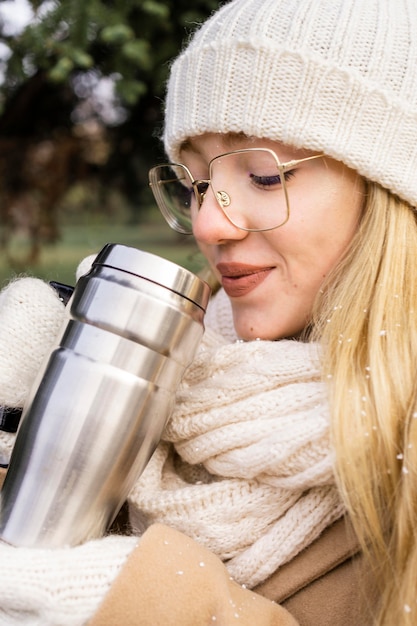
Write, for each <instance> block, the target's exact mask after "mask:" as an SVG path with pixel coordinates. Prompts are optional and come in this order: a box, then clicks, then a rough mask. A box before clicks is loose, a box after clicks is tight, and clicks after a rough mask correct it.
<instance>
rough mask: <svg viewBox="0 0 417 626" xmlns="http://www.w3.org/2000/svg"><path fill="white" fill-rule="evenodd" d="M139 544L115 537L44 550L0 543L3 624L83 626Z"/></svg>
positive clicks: (0, 613)
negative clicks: (71, 546) (73, 546)
mask: <svg viewBox="0 0 417 626" xmlns="http://www.w3.org/2000/svg"><path fill="white" fill-rule="evenodd" d="M137 543H138V539H137V537H119V536H110V537H106V538H104V539H97V540H94V541H90V542H88V543H85V544H84V545H82V546H79V547H76V548H60V549H53V550H47V549H42V550H40V549H36V548H15V547H12V546H9V545H7V544H5V543H2V542H0V563H1V567H0V626H83V625H84V624H86V623H87V622H88V621H89V620H90V619H91V618H92V616H93V615H94V613H95V612H96V610H97V608H98V606H99V604H100V603H101V601H102V600H103V598H104V596H105V594H106V593H107V591H108V590H109V589H110V587H111V585H112V583H113V581H114V580H115V578H116V577H117V575H118V574H119V572H120V570H121V569H122V567H123V565H124V563H125V561H126V559H127V557H128V556H129V554H130V553H131V552H132V551H133V550H134V548H135V547H136V545H137Z"/></svg>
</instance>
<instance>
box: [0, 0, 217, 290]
mask: <svg viewBox="0 0 417 626" xmlns="http://www.w3.org/2000/svg"><path fill="white" fill-rule="evenodd" d="M220 4H221V2H220V0H192V1H190V0H0V287H2V286H3V285H4V283H5V282H6V281H7V280H9V279H10V278H12V277H14V276H16V275H22V274H29V275H32V276H38V277H40V278H44V279H47V280H58V281H61V282H65V283H69V284H73V283H74V280H75V279H74V274H75V269H76V267H77V265H78V262H79V261H80V260H81V259H82V258H84V257H85V256H87V255H88V254H93V253H96V252H98V251H99V250H100V248H101V247H102V246H103V245H104V244H105V243H107V242H115V243H116V242H117V243H124V244H127V245H132V246H135V247H138V248H141V249H143V250H148V251H151V252H154V253H156V254H160V255H161V256H164V257H166V258H169V259H171V260H173V261H175V262H177V263H179V264H181V265H183V266H185V267H188V268H189V269H191V270H192V271H196V272H197V271H199V270H200V269H201V267H202V259H201V257H200V255H199V253H198V251H197V249H196V247H195V245H194V243H193V241H192V239H190V238H189V237H186V236H181V235H178V234H175V233H174V232H172V231H171V230H170V229H169V227H168V226H167V225H166V224H165V222H164V220H163V218H162V217H161V216H160V215H159V213H158V211H157V209H156V208H155V205H154V201H153V199H152V196H151V193H150V191H149V187H148V178H147V173H148V169H149V168H150V167H151V166H152V165H154V164H155V163H158V162H161V161H162V160H163V152H162V147H161V144H160V141H159V139H158V137H159V134H160V131H161V124H162V113H163V98H164V91H165V83H166V79H167V76H168V70H169V64H170V61H171V60H172V59H173V58H174V57H175V56H176V55H177V54H178V52H179V51H180V50H181V48H182V46H183V44H184V43H185V42H186V41H187V39H188V38H189V36H190V34H191V32H193V31H194V29H195V28H196V25H198V24H199V23H200V22H202V21H204V20H205V19H206V18H207V17H208V16H209V15H210V14H211V13H212V12H213V11H214V10H215V9H216V8H218V6H219V5H220ZM208 105H209V104H208Z"/></svg>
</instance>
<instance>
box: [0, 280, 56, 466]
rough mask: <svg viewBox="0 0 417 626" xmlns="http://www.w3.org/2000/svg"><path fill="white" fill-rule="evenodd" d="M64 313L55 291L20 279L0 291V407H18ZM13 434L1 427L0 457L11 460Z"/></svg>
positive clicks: (41, 284) (20, 405) (32, 281)
mask: <svg viewBox="0 0 417 626" xmlns="http://www.w3.org/2000/svg"><path fill="white" fill-rule="evenodd" d="M64 316H65V307H64V304H63V303H62V302H61V300H60V299H59V296H58V294H57V293H56V291H55V290H54V289H53V288H52V287H51V286H50V285H49V284H48V283H46V282H44V281H42V280H40V279H38V278H20V279H17V280H14V281H12V282H10V283H9V284H8V285H7V287H5V289H3V290H2V291H1V292H0V407H7V408H21V407H23V405H24V402H25V399H26V397H27V395H28V393H29V390H30V388H31V386H32V383H33V382H34V380H35V378H36V375H37V373H38V371H39V367H40V365H41V364H42V361H43V359H44V357H45V355H46V354H47V352H48V351H49V350H50V348H51V347H52V345H53V343H54V341H55V338H56V335H57V333H58V331H59V329H60V328H61V325H62V323H63V320H64ZM14 439H15V435H14V434H13V433H9V432H5V431H3V430H0V457H1V462H2V463H5V462H7V461H8V460H9V459H10V454H11V450H12V448H13V445H14Z"/></svg>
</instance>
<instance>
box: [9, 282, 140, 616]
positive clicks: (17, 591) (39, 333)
mask: <svg viewBox="0 0 417 626" xmlns="http://www.w3.org/2000/svg"><path fill="white" fill-rule="evenodd" d="M64 320H65V307H64V305H63V303H62V302H61V300H60V299H59V296H58V294H57V293H56V291H55V290H54V289H53V288H52V287H50V286H49V284H47V283H46V282H44V281H42V280H40V279H37V278H21V279H17V280H15V281H12V282H11V283H9V285H8V286H7V287H6V288H5V289H3V291H2V292H0V406H3V407H9V408H14V407H22V406H23V405H24V402H25V399H26V397H27V394H28V393H29V390H30V388H31V386H32V384H33V382H34V380H35V378H36V376H37V373H38V370H39V367H40V365H41V364H42V361H43V360H44V358H45V356H46V354H47V353H48V352H49V351H50V349H51V348H52V346H53V344H54V342H55V339H56V336H57V333H58V332H59V330H60V328H61V325H62V324H63V322H64ZM14 439H15V435H14V434H11V433H8V432H4V431H1V430H0V456H1V458H2V459H5V458H7V460H8V459H9V458H10V454H11V451H12V448H13V445H14ZM137 542H138V539H137V538H135V537H116V536H112V537H106V538H104V539H98V540H95V541H90V542H88V543H85V544H84V545H82V546H79V547H76V548H62V549H53V550H46V549H36V548H17V547H13V546H9V545H7V544H5V543H3V542H2V541H0V564H1V567H0V626H14V625H16V626H17V625H19V626H82V625H83V624H85V623H86V622H87V621H88V620H89V619H90V618H91V617H92V616H93V614H94V613H95V611H96V609H97V607H98V605H99V604H100V602H101V600H102V599H103V598H104V595H105V594H106V593H107V591H108V590H109V588H110V586H111V585H112V582H113V581H114V579H115V578H116V576H117V575H118V573H119V571H120V570H121V568H122V566H123V564H124V562H125V560H126V558H127V557H128V555H129V554H130V552H131V551H132V550H133V549H134V547H135V546H136V544H137Z"/></svg>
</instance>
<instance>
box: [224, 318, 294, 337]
mask: <svg viewBox="0 0 417 626" xmlns="http://www.w3.org/2000/svg"><path fill="white" fill-rule="evenodd" d="M234 326H235V330H236V334H237V336H238V337H239V338H240V339H242V340H243V341H254V340H256V339H262V340H264V341H278V340H279V339H296V338H297V337H298V336H299V335H300V334H301V333H302V331H303V330H304V327H301V328H299V327H297V326H295V325H293V324H292V325H289V324H288V325H283V324H281V325H280V326H274V327H271V325H270V324H269V325H268V324H263V323H261V322H258V323H253V324H251V323H248V322H247V321H243V320H239V318H238V316H236V317H235V319H234Z"/></svg>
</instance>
